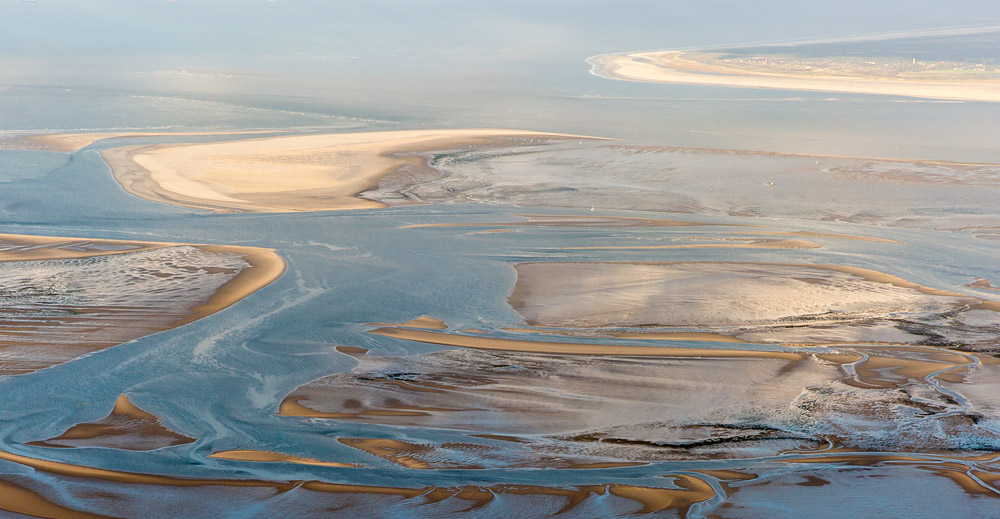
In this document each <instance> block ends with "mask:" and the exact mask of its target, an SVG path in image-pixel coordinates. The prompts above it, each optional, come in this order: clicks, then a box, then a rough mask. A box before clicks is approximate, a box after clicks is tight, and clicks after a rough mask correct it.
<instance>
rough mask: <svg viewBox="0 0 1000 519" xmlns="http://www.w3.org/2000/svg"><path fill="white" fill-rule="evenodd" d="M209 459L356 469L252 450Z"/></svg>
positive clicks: (354, 466)
mask: <svg viewBox="0 0 1000 519" xmlns="http://www.w3.org/2000/svg"><path fill="white" fill-rule="evenodd" d="M208 457H209V458H216V459H220V460H232V461H260V462H267V463H295V464H297V465H312V466H316V467H338V468H357V467H358V465H354V464H351V463H338V462H335V461H320V460H317V459H313V458H304V457H302V456H292V455H290V454H280V453H277V452H271V451H258V450H252V449H234V450H228V451H219V452H215V453H212V454H210V455H209V456H208Z"/></svg>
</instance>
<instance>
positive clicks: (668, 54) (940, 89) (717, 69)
mask: <svg viewBox="0 0 1000 519" xmlns="http://www.w3.org/2000/svg"><path fill="white" fill-rule="evenodd" d="M587 62H588V63H590V65H591V67H592V68H591V73H593V74H595V75H598V76H601V77H606V78H609V79H621V80H628V81H643V82H650V83H681V84H696V85H717V86H727V87H738V88H766V89H778V90H804V91H818V92H843V93H851V94H880V95H895V96H904V97H919V98H926V99H948V100H964V101H992V102H996V101H1000V83H997V82H973V81H954V82H944V81H942V82H937V81H914V80H888V79H886V80H874V79H863V78H853V77H803V76H795V75H791V74H764V73H752V72H749V71H746V70H739V69H735V68H728V67H723V66H717V65H711V64H705V63H700V62H698V61H695V60H693V59H690V56H689V55H688V53H686V52H682V51H669V50H660V51H652V52H633V53H625V54H601V55H598V56H593V57H591V58H589V59H588V60H587Z"/></svg>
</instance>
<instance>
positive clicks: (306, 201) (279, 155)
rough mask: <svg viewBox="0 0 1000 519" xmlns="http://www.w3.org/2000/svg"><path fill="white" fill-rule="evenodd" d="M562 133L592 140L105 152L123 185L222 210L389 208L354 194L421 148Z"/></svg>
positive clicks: (330, 142) (488, 135) (364, 137)
mask: <svg viewBox="0 0 1000 519" xmlns="http://www.w3.org/2000/svg"><path fill="white" fill-rule="evenodd" d="M557 139H574V140H580V139H594V138H593V137H583V136H578V135H567V134H555V133H541V132H532V131H521V130H488V129H479V130H410V131H393V132H364V133H337V134H322V135H297V136H281V137H268V138H262V139H245V140H238V141H226V142H213V143H198V144H161V145H155V146H125V147H121V148H114V149H110V150H105V151H104V152H102V154H101V155H102V157H103V158H104V160H105V161H106V162H107V163H108V165H109V166H110V167H111V169H112V173H113V174H114V177H115V179H116V180H117V181H118V183H119V184H121V185H122V187H123V188H124V189H125V190H126V191H128V192H129V193H132V194H134V195H136V196H139V197H142V198H146V199H149V200H154V201H158V202H163V203H170V204H175V205H181V206H188V207H198V208H204V209H210V210H213V211H217V212H297V211H330V210H346V209H374V208H380V207H386V204H384V203H382V202H378V201H375V200H370V199H366V198H361V197H359V196H357V195H359V194H360V193H362V192H364V191H367V190H370V189H372V188H374V187H377V185H378V182H379V180H380V179H381V178H382V177H384V176H386V175H389V174H391V173H393V172H397V171H401V170H405V169H407V168H409V169H411V170H416V171H427V170H428V169H429V168H430V167H429V166H428V164H427V161H426V159H425V158H424V157H422V156H420V155H419V153H425V152H429V151H436V150H440V151H444V150H455V149H467V148H469V147H473V146H501V145H526V144H539V143H543V142H548V141H551V140H557ZM431 171H433V170H432V169H431Z"/></svg>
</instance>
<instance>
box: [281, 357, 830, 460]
mask: <svg viewBox="0 0 1000 519" xmlns="http://www.w3.org/2000/svg"><path fill="white" fill-rule="evenodd" d="M731 354H732V355H739V353H738V352H732V353H731ZM830 355H833V356H836V354H830ZM847 360H848V359H844V361H843V362H842V363H841V364H835V363H831V362H825V363H817V362H813V361H812V360H809V359H805V360H804V361H803V362H800V363H798V364H797V365H796V366H795V367H792V368H791V369H789V365H788V364H787V362H786V361H785V360H784V359H769V358H739V357H737V358H669V359H665V358H664V359H661V358H649V357H646V358H617V357H591V356H549V355H536V354H524V353H507V352H485V351H475V350H448V351H443V352H437V353H433V354H426V355H419V356H415V357H406V358H391V357H371V356H366V357H365V358H364V359H362V360H361V364H360V365H359V366H358V367H357V368H355V370H353V371H352V372H351V373H343V374H337V375H332V376H330V377H326V378H324V379H320V380H317V381H314V382H310V383H308V384H305V385H303V386H300V387H299V388H297V389H296V390H295V391H293V392H292V393H291V394H289V395H288V396H287V397H286V398H285V400H284V402H283V403H282V412H281V414H282V415H287V416H301V417H310V418H333V419H339V420H351V421H360V422H364V423H377V424H385V425H393V426H401V427H406V426H409V427H420V428H432V429H438V428H440V429H448V430H462V431H468V432H469V433H470V434H469V440H468V441H466V442H455V441H450V442H448V443H447V444H446V445H445V444H438V443H436V442H433V441H425V442H421V443H419V444H418V447H414V448H413V449H416V450H413V449H410V448H409V447H406V446H405V445H399V444H393V445H394V447H393V449H396V450H400V449H403V450H404V451H405V452H403V453H402V454H400V453H398V452H397V453H393V455H394V456H395V455H405V456H408V457H409V458H413V459H415V460H417V461H420V462H422V463H426V464H427V466H428V467H435V466H440V463H443V462H448V463H451V464H462V465H464V466H466V467H468V466H472V465H477V464H478V465H483V466H486V467H491V468H495V467H550V468H566V469H576V468H594V467H600V466H602V465H601V464H607V463H646V462H650V461H654V460H661V461H662V460H673V459H691V458H692V457H716V456H722V457H730V458H732V457H744V456H750V457H753V456H759V455H763V454H766V453H768V452H770V453H772V454H773V453H775V452H778V451H781V450H785V449H790V448H793V447H795V446H799V445H802V444H803V442H804V443H805V444H812V443H814V440H813V439H812V438H811V437H810V435H809V434H807V433H790V432H785V431H781V430H776V429H768V428H767V427H755V426H753V425H749V424H743V425H740V424H739V423H737V424H732V425H727V421H729V420H733V418H732V417H734V416H741V418H738V419H736V420H737V422H742V421H744V418H743V417H742V415H743V414H745V413H747V412H754V411H753V410H755V409H760V408H761V407H762V406H765V407H773V409H777V410H782V409H786V410H787V409H788V406H789V402H792V401H794V400H795V399H796V398H798V397H799V395H800V393H801V387H802V386H809V385H823V384H832V383H835V381H836V380H838V379H840V378H842V377H843V376H844V374H843V372H842V371H841V369H840V366H841V365H842V364H843V363H846V362H847ZM401 380H402V381H405V382H406V384H398V383H396V382H398V381H401ZM289 402H294V403H295V406H294V407H295V408H294V409H293V411H294V412H287V411H286V410H287V409H288V407H287V404H288V403H289ZM388 406H394V407H403V406H406V407H408V408H423V409H430V408H434V407H447V408H450V409H449V410H446V411H445V410H442V411H430V412H427V413H424V414H422V415H416V414H414V415H409V416H402V415H385V414H380V415H364V416H362V415H355V416H353V417H346V416H345V415H346V414H347V413H348V412H350V411H356V410H357V409H358V408H385V407H388ZM727 417H728V418H727ZM706 423H708V424H716V425H704V424H706ZM579 431H591V432H588V433H586V434H581V433H580V432H579ZM517 435H527V436H517ZM539 435H543V436H544V437H540V436H539ZM474 438H482V439H487V440H494V441H497V442H502V444H500V445H488V446H482V445H476V444H477V442H476V441H475V440H474ZM394 441H398V440H394ZM504 445H508V446H507V447H504ZM404 447H405V449H404ZM595 463H596V464H598V465H594V464H595ZM609 466H610V465H609Z"/></svg>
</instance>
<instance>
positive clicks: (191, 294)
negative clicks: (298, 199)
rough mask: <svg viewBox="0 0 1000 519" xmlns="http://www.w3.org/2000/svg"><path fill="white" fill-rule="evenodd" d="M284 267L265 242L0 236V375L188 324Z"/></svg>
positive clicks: (269, 279) (262, 283)
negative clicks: (191, 242) (250, 244)
mask: <svg viewBox="0 0 1000 519" xmlns="http://www.w3.org/2000/svg"><path fill="white" fill-rule="evenodd" d="M283 271H284V261H283V260H282V259H281V258H280V257H279V256H278V255H277V254H276V253H275V252H274V251H273V250H270V249H259V248H254V247H235V246H223V245H185V244H175V243H152V242H129V241H119V240H89V239H80V238H58V237H41V236H18V235H0V284H2V286H3V295H4V298H3V304H2V305H0V317H2V318H3V324H2V325H0V373H3V374H23V373H28V372H31V371H34V370H37V369H42V368H46V367H49V366H51V365H54V364H59V363H62V362H65V361H68V360H70V359H73V358H75V357H78V356H80V355H82V354H84V353H88V352H92V351H96V350H100V349H103V348H107V347H109V346H114V345H116V344H120V343H123V342H126V341H129V340H131V339H135V338H138V337H142V336H145V335H149V334H152V333H155V332H158V331H162V330H166V329H170V328H175V327H177V326H181V325H184V324H187V323H189V322H192V321H194V320H197V319H200V318H202V317H204V316H206V315H210V314H212V313H214V312H217V311H219V310H222V309H223V308H226V307H227V306H229V305H232V304H233V303H235V302H236V301H239V300H240V299H242V298H244V297H246V296H247V295H249V294H251V293H253V292H255V291H256V290H258V289H260V288H261V287H263V286H265V285H267V284H269V283H271V282H272V281H274V280H275V279H277V278H278V276H280V275H281V273H282V272H283Z"/></svg>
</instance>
